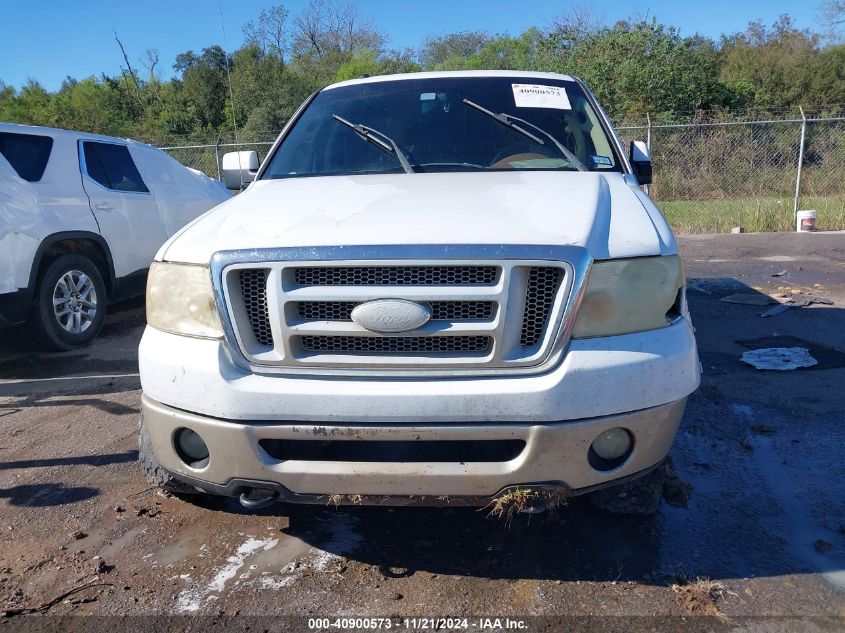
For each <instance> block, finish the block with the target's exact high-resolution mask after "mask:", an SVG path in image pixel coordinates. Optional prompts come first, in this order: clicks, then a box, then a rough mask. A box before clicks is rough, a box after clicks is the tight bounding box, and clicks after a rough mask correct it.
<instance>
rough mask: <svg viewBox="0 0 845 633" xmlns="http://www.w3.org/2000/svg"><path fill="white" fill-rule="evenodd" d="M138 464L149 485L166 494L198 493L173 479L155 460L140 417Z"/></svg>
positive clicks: (142, 419) (148, 435)
mask: <svg viewBox="0 0 845 633" xmlns="http://www.w3.org/2000/svg"><path fill="white" fill-rule="evenodd" d="M138 462H139V464H140V465H141V470H142V471H143V472H144V476H145V477H146V478H147V481H148V482H150V485H151V486H153V487H155V488H160V489H161V490H164V491H166V492H169V493H171V494H175V495H196V494H200V491H199V490H197V489H196V488H194V487H193V486H189V485H188V484H186V483H182V482H181V481H179V480H178V479H174V478H173V477H172V476H171V475H170V473H168V472H167V471H166V470H164V469H163V468H162V467H161V465H160V464H159V463H158V460H157V459H156V456H155V453H154V452H153V445H152V442H151V441H150V434H149V432H148V431H147V426H146V425H145V424H144V418H143V416H141V421H140V423H139V429H138Z"/></svg>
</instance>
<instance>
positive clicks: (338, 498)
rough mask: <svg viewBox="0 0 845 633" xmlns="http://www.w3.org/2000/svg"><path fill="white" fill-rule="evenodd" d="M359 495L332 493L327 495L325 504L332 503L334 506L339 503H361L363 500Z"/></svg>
mask: <svg viewBox="0 0 845 633" xmlns="http://www.w3.org/2000/svg"><path fill="white" fill-rule="evenodd" d="M363 500H364V499H363V497H362V496H361V495H340V494H333V495H329V496H328V497H327V501H326V505H333V506H334V507H335V508H336V507H338V506H341V505H356V506H357V505H361V502H362V501H363Z"/></svg>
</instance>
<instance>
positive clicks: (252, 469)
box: [141, 395, 686, 505]
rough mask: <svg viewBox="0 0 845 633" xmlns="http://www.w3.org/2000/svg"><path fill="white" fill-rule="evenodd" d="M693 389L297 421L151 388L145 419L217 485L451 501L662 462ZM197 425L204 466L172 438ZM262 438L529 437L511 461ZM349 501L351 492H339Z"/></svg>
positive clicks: (563, 484) (289, 494) (160, 455)
mask: <svg viewBox="0 0 845 633" xmlns="http://www.w3.org/2000/svg"><path fill="white" fill-rule="evenodd" d="M685 404H686V398H681V399H679V400H676V401H674V402H671V403H668V404H664V405H661V406H657V407H653V408H649V409H645V410H639V411H634V412H628V413H622V414H616V415H609V416H602V417H597V418H590V419H583V420H569V421H565V422H542V423H538V422H513V423H496V424H490V423H437V424H431V423H413V424H372V423H369V424H368V423H343V424H339V423H337V422H335V423H332V424H323V423H297V422H284V423H282V422H267V421H256V422H243V421H239V422H231V421H226V420H222V419H217V418H212V417H207V416H202V415H197V414H193V413H187V412H185V411H181V410H179V409H175V408H173V407H169V406H167V405H164V404H161V403H160V402H156V401H155V400H152V399H151V398H149V397H148V396H146V395H145V396H144V397H143V398H142V402H141V409H142V415H143V418H144V423H145V425H146V427H147V429H148V431H149V434H150V439H151V443H152V447H153V450H154V452H155V454H156V457H157V459H158V461H159V463H160V464H161V466H162V467H163V468H164V469H165V470H167V471H169V472H170V473H171V474H172V475H174V476H175V477H176V478H177V479H181V480H182V481H185V482H187V483H190V484H192V485H195V486H197V487H199V488H203V489H205V490H208V491H210V492H215V493H218V494H228V495H236V494H241V493H243V492H246V491H247V490H250V489H264V490H269V491H273V492H274V493H275V494H276V495H277V496H278V497H280V498H282V499H284V500H288V501H300V502H323V503H327V502H331V501H332V500H333V499H345V500H346V501H345V502H349V500H356V501H354V502H361V501H362V500H368V501H370V502H372V500H375V499H381V500H382V502H384V503H388V504H396V503H398V502H399V501H400V500H401V499H407V500H413V499H417V500H422V502H423V503H425V499H429V500H430V501H431V502H439V503H443V502H444V500H445V502H448V499H449V498H455V499H464V500H470V501H469V502H470V503H472V500H476V503H475V504H476V505H477V504H481V505H483V500H484V499H489V498H491V497H494V496H496V495H497V494H498V493H500V492H501V491H502V490H505V489H507V488H509V487H512V486H529V487H534V488H551V489H554V490H558V491H561V492H565V493H567V494H579V493H583V492H586V491H589V490H593V489H595V488H597V487H601V486H604V485H608V484H611V483H614V482H617V481H618V480H621V479H624V478H630V477H635V476H637V475H638V474H641V473H643V472H646V471H648V470H649V469H651V468H653V467H654V466H655V465H657V464H659V463H661V462H662V460H663V459H664V458H665V457H666V455H667V454H668V452H669V449H670V447H671V445H672V441H673V439H674V437H675V433H676V431H677V428H678V424H679V422H680V419H681V416H682V415H683V411H684V407H685ZM614 427H623V428H625V429H627V430H628V431H629V432H630V433H631V435H632V436H633V438H634V447H633V450H632V452H631V454H630V456H629V457H628V458H627V459H626V460H625V462H624V463H622V464H621V465H619V466H617V467H615V468H613V469H611V470H599V469H597V468H595V467H594V466H593V465H592V464H591V461H590V459H589V457H588V454H589V448H590V445H591V443H592V442H593V440H594V439H595V437H596V436H597V435H598V434H599V433H601V432H602V431H604V430H607V429H610V428H614ZM181 428H190V429H192V430H194V431H196V432H197V433H199V435H200V436H201V437H202V438H203V439H204V440H205V442H206V444H207V445H208V448H209V454H210V459H209V461H208V464H207V465H206V466H205V467H204V468H201V469H195V468H192V467H190V466H188V465H187V464H186V463H185V462H184V461H182V459H181V458H180V457H179V455H178V453H177V451H176V449H175V447H174V438H175V434H176V432H177V431H178V430H179V429H181ZM262 440H306V441H314V440H319V441H325V442H329V441H333V440H339V441H345V442H350V441H351V442H367V441H380V442H384V441H405V442H409V441H410V442H433V441H458V442H460V441H466V440H471V441H484V440H521V441H524V443H525V445H524V448H523V449H522V450H521V452H519V454H518V455H516V456H515V457H513V458H511V459H508V460H507V461H498V462H497V461H489V462H469V461H467V462H460V461H453V462H425V461H373V462H367V461H332V460H321V459H274V458H273V457H272V456H271V455H270V454H269V453H268V452H266V451H265V450H264V448H262V446H261V445H260V444H259V443H260V442H261V441H262ZM341 502H344V501H341Z"/></svg>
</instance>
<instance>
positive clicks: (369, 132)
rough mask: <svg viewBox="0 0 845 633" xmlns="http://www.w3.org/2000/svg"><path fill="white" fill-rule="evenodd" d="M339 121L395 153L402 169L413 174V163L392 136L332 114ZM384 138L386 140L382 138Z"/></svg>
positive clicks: (361, 135) (375, 143)
mask: <svg viewBox="0 0 845 633" xmlns="http://www.w3.org/2000/svg"><path fill="white" fill-rule="evenodd" d="M332 116H333V117H334V118H335V119H336V120H337V121H340V122H341V123H343V124H344V125H346V126H347V127H349V129H351V130H352V131H353V132H355V134H357V135H358V136H359V137H361V138H362V139H364V140H365V141H368V142H370V143H372V144H373V145H375V146H376V147H378V148H379V149H380V150H382V151H383V152H388V153H393V154H395V155H396V158H397V159H399V164H400V165H402V169H404V170H405V173H406V174H413V173H414V169H413V167H411V163H409V162H408V159H407V158H406V157H405V154H404V153H403V152H402V150H401V149H399V146H398V145H397V144H396V141H394V140H393V139H392V138H390V137H389V136H388V135H387V134H383V133H382V132H379V131H378V130H374V129H373V128H371V127H367V126H366V125H361V124H360V123H353V122H352V121H347V120H346V119H344V118H343V117H342V116H340V115H338V114H333V115H332ZM379 136H380V137H381V138H379ZM382 139H384V140H382Z"/></svg>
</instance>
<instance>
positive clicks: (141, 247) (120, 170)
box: [79, 140, 167, 277]
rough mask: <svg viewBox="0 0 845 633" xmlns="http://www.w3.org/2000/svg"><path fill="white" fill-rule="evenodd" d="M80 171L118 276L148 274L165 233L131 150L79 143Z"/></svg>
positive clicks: (93, 143)
mask: <svg viewBox="0 0 845 633" xmlns="http://www.w3.org/2000/svg"><path fill="white" fill-rule="evenodd" d="M79 166H80V169H81V171H82V186H83V187H84V188H85V193H86V194H87V195H88V199H89V201H90V204H91V211H92V212H93V213H94V217H95V218H96V219H97V223H98V224H99V226H100V234H101V235H102V236H103V237H104V238H105V239H106V241H107V242H108V244H109V248H110V249H111V252H112V258H113V260H114V272H115V276H116V277H123V276H125V275H128V274H130V273H134V272H136V271H139V270H144V269H147V268H149V266H150V262H151V261H152V260H153V257H154V256H155V253H156V251H157V250H158V248H159V247H160V246H161V245H162V244H164V241H165V240H166V239H167V232H166V230H165V227H164V223H163V222H162V221H161V216H160V214H159V211H158V207H157V206H156V202H155V199H154V198H153V195H152V194H151V193H150V191H149V189H147V185H146V184H145V183H144V180H143V179H142V178H141V174H140V172H139V171H138V168H137V166H136V165H135V162H134V161H133V160H132V156H131V155H130V154H129V148H128V147H127V146H126V145H124V144H122V143H112V142H108V141H86V140H83V141H80V142H79Z"/></svg>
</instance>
